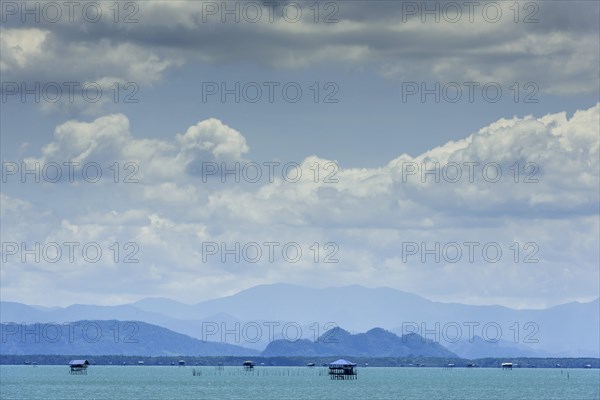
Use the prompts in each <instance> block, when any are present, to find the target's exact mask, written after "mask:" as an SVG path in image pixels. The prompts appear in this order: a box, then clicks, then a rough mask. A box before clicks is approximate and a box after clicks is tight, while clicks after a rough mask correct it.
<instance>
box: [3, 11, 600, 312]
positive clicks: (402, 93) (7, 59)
mask: <svg viewBox="0 0 600 400" xmlns="http://www.w3.org/2000/svg"><path fill="white" fill-rule="evenodd" d="M25 3H26V2H25ZM22 4H24V3H23V2H3V3H2V9H1V10H0V11H1V14H2V15H1V18H2V20H1V23H2V24H1V32H0V45H1V61H0V71H1V74H2V78H1V81H2V88H1V95H2V100H1V104H0V106H1V122H0V124H1V126H0V128H1V140H2V142H1V154H0V155H1V158H2V163H3V164H2V189H1V197H0V199H1V205H2V207H1V222H2V268H1V278H2V280H1V296H2V300H10V301H20V302H24V303H29V304H42V305H47V306H56V305H68V304H73V303H94V304H120V303H124V302H130V301H135V300H138V299H141V298H144V297H151V296H164V297H170V298H173V299H177V300H180V301H183V302H188V303H195V302H198V301H201V300H206V299H210V298H214V297H219V296H223V295H229V294H232V293H235V292H237V291H240V290H243V289H245V288H248V287H251V286H254V285H258V284H265V283H275V282H287V283H295V284H300V285H307V286H312V287H329V286H341V285H349V284H362V285H365V286H369V287H378V286H389V287H393V288H397V289H401V290H404V291H407V292H412V293H416V294H419V295H422V296H424V297H427V298H430V299H436V300H443V301H453V302H463V303H471V304H503V305H507V306H512V307H519V308H523V307H545V306H550V305H554V304H558V303H563V302H568V301H575V300H577V301H588V300H592V299H595V298H597V297H598V295H599V290H600V275H599V267H598V265H599V263H600V260H599V251H598V249H599V242H600V232H599V230H600V226H599V204H600V199H599V185H600V184H599V179H600V176H599V175H600V174H599V138H600V106H599V94H600V86H599V85H600V77H599V75H600V74H599V64H600V56H599V51H600V50H599V49H600V44H599V31H600V28H599V18H600V12H599V3H598V2H594V1H522V2H513V1H510V2H509V1H498V2H478V3H476V4H472V3H468V2H435V1H430V2H392V1H368V2H367V1H331V2H328V1H323V2H317V3H315V2H312V1H311V2H301V1H300V2H288V1H284V0H279V1H277V2H263V1H259V2H251V1H246V2H233V1H231V2H227V3H222V2H201V1H154V0H153V1H146V2H128V1H122V2H120V3H118V6H115V3H114V2H108V1H107V2H75V3H73V5H71V6H66V5H65V4H63V2H57V3H36V2H30V3H27V4H26V5H22ZM36 4H37V6H36ZM27 10H33V11H27ZM28 171H29V172H28ZM100 174H101V176H100ZM59 175H60V176H59ZM99 252H100V253H101V254H99ZM49 294H51V295H50V296H49Z"/></svg>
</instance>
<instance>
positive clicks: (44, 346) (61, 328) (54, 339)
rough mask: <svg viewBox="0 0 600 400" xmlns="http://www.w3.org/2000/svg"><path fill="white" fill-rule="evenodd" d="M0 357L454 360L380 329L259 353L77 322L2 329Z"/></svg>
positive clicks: (154, 330) (277, 343)
mask: <svg viewBox="0 0 600 400" xmlns="http://www.w3.org/2000/svg"><path fill="white" fill-rule="evenodd" d="M0 335H1V337H2V344H1V346H0V354H1V355H36V354H48V355H73V354H81V355H86V356H99V355H119V356H262V357H273V356H281V357H296V356H300V357H304V356H311V357H312V356H314V357H326V356H342V355H343V356H355V357H443V358H457V356H456V354H454V353H452V352H450V351H449V350H447V349H445V348H444V347H443V346H441V345H440V344H438V343H435V342H432V341H427V340H423V338H421V337H420V336H419V335H417V334H410V335H405V336H403V337H398V336H397V335H395V334H393V333H391V332H388V331H385V330H383V329H381V328H375V329H371V330H370V331H368V332H366V333H359V334H355V335H353V334H351V333H350V332H348V331H345V330H343V329H341V328H333V329H330V330H329V331H327V332H324V333H323V335H321V336H320V337H319V338H317V340H315V341H311V340H306V339H299V340H295V341H290V340H284V339H279V340H274V341H273V342H271V343H270V344H269V345H268V346H267V348H266V349H265V350H264V351H263V352H262V353H259V352H258V351H256V350H251V349H246V348H243V347H240V346H234V345H230V344H226V343H216V342H203V341H200V340H198V339H195V338H192V337H190V336H187V335H183V334H180V333H176V332H173V331H170V330H168V329H166V328H162V327H159V326H156V325H151V324H147V323H145V322H138V321H117V320H112V321H101V320H98V321H89V320H86V321H76V322H73V323H68V324H54V323H53V324H50V323H35V324H13V323H8V324H1V325H0Z"/></svg>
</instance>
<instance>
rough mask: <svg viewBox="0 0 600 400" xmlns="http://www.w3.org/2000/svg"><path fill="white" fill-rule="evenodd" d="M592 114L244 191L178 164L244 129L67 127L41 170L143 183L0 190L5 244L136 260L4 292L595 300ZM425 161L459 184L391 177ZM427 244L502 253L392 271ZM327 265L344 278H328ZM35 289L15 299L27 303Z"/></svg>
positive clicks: (112, 119) (311, 162)
mask: <svg viewBox="0 0 600 400" xmlns="http://www.w3.org/2000/svg"><path fill="white" fill-rule="evenodd" d="M599 118H600V104H596V105H595V106H593V107H591V108H589V109H587V110H580V111H577V112H576V113H575V114H574V115H573V116H571V117H570V118H569V117H568V116H567V115H566V113H557V114H549V115H545V116H542V117H534V116H526V117H513V118H509V119H501V120H498V121H496V122H494V123H492V124H490V125H488V126H486V127H483V128H481V129H480V130H479V131H478V132H476V133H472V134H470V135H468V136H467V137H465V138H464V139H462V140H458V141H455V142H449V143H446V144H444V145H442V146H439V147H437V148H434V149H431V150H429V151H427V152H425V153H423V154H421V155H419V156H416V157H410V156H408V155H405V154H404V155H401V156H399V157H397V158H396V159H394V160H392V161H390V162H389V163H388V164H386V165H383V166H381V167H380V168H373V169H364V168H363V169H356V168H340V169H339V170H335V174H333V176H332V178H333V179H334V180H333V181H332V182H329V183H326V182H324V181H323V180H324V177H326V176H327V175H328V174H330V173H331V172H332V171H333V170H331V169H328V168H327V167H326V165H327V163H329V162H331V161H330V160H326V159H323V158H319V157H317V156H310V157H307V158H306V159H305V160H304V161H303V162H302V163H301V166H300V168H301V170H302V172H303V175H302V178H301V179H299V180H298V181H297V182H291V181H288V180H286V179H284V178H283V177H282V176H281V175H276V177H275V179H274V181H273V182H272V183H269V182H268V181H261V182H259V183H256V184H250V183H240V184H236V183H235V182H234V181H233V180H230V181H229V183H225V184H223V183H221V181H220V180H219V179H216V180H215V181H210V182H203V181H202V179H201V178H200V177H199V176H198V175H197V174H196V173H195V172H197V171H190V170H189V169H188V168H187V166H188V165H189V163H191V162H198V161H202V160H230V159H231V160H237V161H239V160H240V159H239V158H240V157H241V156H242V155H243V154H244V153H245V152H246V151H247V150H248V146H247V145H246V141H245V139H244V137H243V136H242V134H241V133H240V132H238V131H236V130H234V129H232V128H230V127H228V126H227V125H225V124H224V123H222V122H221V121H219V120H216V119H210V120H206V121H201V122H199V123H198V124H196V125H193V126H192V127H190V128H188V129H187V130H186V131H185V133H183V134H179V135H173V136H172V137H173V139H172V140H171V141H166V140H155V139H145V138H140V137H137V135H135V134H134V133H132V132H130V127H129V122H128V119H127V117H125V116H124V115H108V116H105V117H101V118H98V119H96V120H94V121H92V122H79V121H68V122H66V123H64V124H62V125H60V126H58V127H57V129H56V131H55V135H54V139H53V141H52V142H51V143H49V144H47V145H46V146H44V147H43V148H42V149H41V155H40V156H39V157H38V158H37V160H38V161H42V162H44V161H51V160H56V161H65V160H69V161H72V160H79V161H81V162H92V161H95V162H100V163H103V164H104V165H110V163H112V162H114V161H120V162H123V161H124V160H134V161H136V162H137V163H139V169H140V178H142V179H141V182H140V183H139V184H131V185H112V184H110V185H109V184H106V185H90V184H85V183H83V182H80V183H79V184H78V185H75V186H73V185H70V184H68V183H66V182H63V183H59V184H54V185H61V186H58V188H63V189H64V190H58V189H57V190H54V191H52V190H49V189H48V186H36V187H33V188H32V190H33V192H29V194H27V193H28V192H25V193H26V194H25V196H26V197H25V198H26V199H27V200H19V199H18V198H16V197H15V196H13V195H12V194H11V192H10V188H11V185H10V184H9V185H7V186H6V187H7V190H8V191H7V193H3V194H2V203H3V209H2V220H3V235H6V237H7V238H11V240H13V239H14V240H19V241H20V240H34V241H35V240H53V241H57V242H61V241H70V240H74V239H76V240H79V241H82V242H83V241H96V242H98V243H101V244H103V246H106V247H108V246H110V245H111V243H114V242H119V243H121V244H122V243H126V242H129V241H133V242H135V243H137V244H138V246H139V259H140V263H138V264H135V265H126V264H122V263H121V264H118V266H115V264H114V263H110V262H108V261H106V262H104V263H98V264H94V265H92V266H87V267H86V268H87V269H86V271H88V272H87V273H84V272H83V270H81V269H80V270H77V271H75V270H74V268H75V267H74V266H70V265H66V266H61V267H60V268H58V267H57V266H52V265H50V266H47V265H46V266H43V268H42V267H40V266H36V265H28V266H23V265H19V263H18V262H10V263H8V264H9V266H7V268H3V279H4V277H7V279H8V282H12V283H11V284H10V285H8V287H7V289H8V290H6V291H5V293H8V295H9V296H12V297H13V298H15V299H16V298H19V296H20V295H19V294H18V293H19V292H18V288H19V285H18V284H16V283H15V282H16V281H15V279H16V277H17V276H20V277H23V278H28V277H31V276H32V275H31V274H35V272H33V271H37V270H38V269H40V268H41V269H42V270H44V271H46V272H49V271H53V275H51V277H48V278H47V279H46V280H44V281H43V282H42V281H39V282H38V281H37V280H36V279H33V280H31V281H28V282H30V283H28V284H29V285H32V290H33V287H34V286H35V287H37V288H38V290H39V292H40V293H44V292H46V291H48V290H49V289H48V287H54V288H58V286H60V287H61V289H60V290H59V291H60V292H61V293H62V294H63V295H64V299H69V296H72V300H70V301H72V302H74V301H76V298H75V297H73V296H76V295H77V293H79V290H80V288H82V287H86V288H88V292H90V291H91V292H90V293H104V292H106V291H107V290H108V289H107V288H106V287H100V285H97V284H96V283H94V284H92V283H90V282H89V279H90V276H92V277H94V279H98V280H99V281H104V282H106V279H112V280H116V281H118V284H117V286H116V287H117V289H118V290H119V291H120V292H122V293H125V295H127V293H129V295H130V296H133V297H135V296H136V293H137V294H139V296H140V297H144V296H146V295H149V294H150V293H151V294H153V295H156V294H159V295H164V296H170V297H175V298H182V297H185V298H188V299H194V298H197V297H194V296H196V294H197V293H198V290H199V289H202V290H203V293H204V294H205V296H206V297H211V296H216V295H218V294H220V293H224V292H229V291H232V290H236V289H243V288H245V287H247V286H250V285H252V284H257V283H266V282H277V281H289V282H294V283H300V284H309V285H311V284H319V283H322V284H323V285H340V284H346V283H348V284H350V283H356V282H361V283H362V284H366V285H372V286H381V285H386V286H394V287H398V288H400V289H404V290H407V291H413V292H415V291H416V292H419V293H420V294H423V295H425V296H430V297H436V298H443V299H446V300H448V299H454V300H459V299H463V298H469V299H471V300H472V301H473V302H479V303H485V302H486V301H487V300H486V299H502V301H503V302H504V304H507V305H510V304H518V305H523V304H526V303H528V304H531V305H536V306H539V305H540V304H542V303H544V302H545V303H556V302H560V301H568V300H573V299H584V298H585V299H588V298H589V297H590V296H593V295H594V293H596V294H597V291H598V289H599V288H598V279H596V278H598V270H597V264H598V254H597V243H598V241H599V240H600V238H599V232H598V229H597V228H598V224H597V221H598V209H597V207H598V204H599V202H600V200H599V197H598V196H599V194H598V182H599V181H600V177H599V175H598V174H599V172H598V171H599V165H598V163H599V156H598V153H599V136H598V131H597V129H598V126H599V124H600V120H599ZM31 160H32V159H30V160H29V161H31ZM425 161H427V162H428V163H429V164H428V165H429V166H430V167H431V165H432V163H433V162H435V161H437V162H439V163H440V165H441V166H444V165H447V164H448V163H450V162H454V163H457V164H458V165H461V166H463V178H462V179H461V180H460V181H458V182H457V183H450V182H447V181H444V179H443V175H442V179H441V182H439V183H435V182H433V181H432V176H429V177H428V179H427V182H425V183H423V182H422V181H421V176H420V175H419V174H415V175H410V176H408V175H407V174H406V170H405V169H403V168H404V167H405V166H406V165H412V166H414V165H416V166H418V167H421V166H422V165H421V163H422V162H425ZM223 162H225V161H223ZM465 162H479V163H480V165H484V164H486V163H491V162H494V163H497V164H498V165H499V166H501V168H502V170H503V178H502V179H501V180H500V181H499V182H496V183H491V182H488V181H486V180H485V179H483V177H482V172H481V171H482V170H481V168H478V169H475V171H476V175H475V176H474V180H473V182H469V180H468V179H467V168H466V167H464V164H463V163H465ZM515 162H519V165H520V166H521V169H522V170H521V172H520V175H519V179H518V180H519V181H518V182H514V172H513V171H511V170H510V167H511V166H512V165H513V164H514V163H515ZM526 162H533V163H536V165H537V166H538V167H539V170H538V171H537V173H536V174H535V176H534V178H536V179H538V182H537V183H524V182H523V178H524V177H525V176H526V175H527V172H531V171H526V170H524V169H523V167H524V165H525V163H526ZM316 166H318V167H319V175H318V177H319V179H316V180H315V168H316ZM403 171H404V172H403ZM405 178H406V179H405ZM111 185H112V186H111ZM107 190H110V193H111V194H110V195H109V196H107ZM36 193H37V194H36ZM30 196H34V197H37V196H44V197H45V198H46V201H47V202H48V204H55V206H53V210H52V213H50V214H48V213H46V214H45V215H43V214H36V213H33V212H32V209H33V208H32V207H33V206H32V205H31V204H30V203H31V202H30V201H29V199H30V198H31V197H30ZM61 196H62V197H61ZM72 196H74V198H72ZM66 199H68V201H65V200H66ZM74 199H77V201H73V200H74ZM97 199H107V201H103V200H100V201H98V200H97ZM61 204H65V206H64V207H61ZM90 209H92V210H93V211H90ZM115 210H116V214H115V212H114V211H115ZM16 222H19V223H16ZM207 241H210V242H215V243H226V244H227V245H228V246H230V247H231V246H234V243H235V242H239V243H241V245H242V246H243V244H245V243H249V242H257V243H264V242H269V241H278V242H280V243H289V242H297V243H299V244H300V245H302V246H303V248H304V251H305V257H304V258H303V259H302V260H301V261H299V262H298V263H288V262H285V261H284V260H282V259H281V257H279V259H277V260H276V261H275V262H264V261H265V260H262V261H261V262H260V263H256V264H252V263H250V264H248V263H244V262H241V263H239V264H238V263H235V262H233V261H231V257H230V259H229V261H228V262H226V263H222V262H221V259H220V257H218V256H216V257H213V258H212V259H210V260H208V262H203V261H202V243H205V242H207ZM436 241H439V242H441V243H442V244H443V243H448V242H457V243H463V242H467V241H479V242H481V243H487V242H497V243H499V244H501V245H502V248H503V250H504V258H503V259H502V260H501V261H500V262H497V263H489V262H484V261H482V260H481V259H479V260H478V261H475V262H474V263H469V262H461V263H457V264H453V263H448V262H444V261H443V260H442V262H441V263H435V262H431V260H430V261H428V262H426V263H421V262H420V261H419V258H418V257H417V258H412V259H411V260H410V262H405V261H403V260H402V253H401V249H402V243H403V242H415V243H422V242H425V243H428V244H429V245H430V246H432V245H433V243H434V242H436ZM315 242H318V243H319V246H320V251H321V253H320V257H321V262H319V263H315V262H314V261H313V259H312V256H313V255H314V254H313V253H312V252H311V250H310V248H309V247H310V246H312V245H313V244H314V243H315ZM328 242H334V243H336V244H337V245H338V246H339V250H338V251H337V252H336V258H338V259H339V261H340V262H339V263H335V264H325V263H323V262H322V260H323V259H322V257H323V256H324V255H325V254H326V253H327V252H326V251H325V249H324V248H323V246H324V244H326V243H328ZM515 242H517V243H520V246H521V249H520V255H519V257H520V258H519V260H520V262H518V263H515V262H514V260H513V258H512V257H513V255H514V254H513V252H512V251H511V250H510V248H509V246H511V244H513V243H515ZM528 242H532V243H535V244H537V246H538V247H539V248H538V250H537V251H536V254H535V257H536V258H537V259H539V262H538V263H534V264H528V263H523V262H522V261H523V257H524V256H525V255H526V254H529V253H528V252H527V251H528V250H527V249H524V248H522V246H523V245H524V244H525V243H528ZM340 269H342V270H344V271H345V273H344V274H339V271H340ZM101 271H104V272H103V273H106V274H108V275H106V276H107V277H103V276H102V273H101ZM139 274H142V276H143V278H139V276H140V275H139ZM136 279H137V280H136ZM36 282H37V283H36ZM131 282H136V287H135V290H134V291H132V289H131V288H128V287H127V283H131ZM208 282H210V284H209V283H208ZM442 282H443V284H442ZM11 285H12V286H11ZM36 285H37V286H36ZM40 285H44V290H42V286H40ZM117 289H114V290H117ZM57 290H58V289H57ZM32 293H35V291H33V292H30V293H29V294H28V296H32V297H31V299H37V297H36V295H35V294H32ZM90 296H91V295H90ZM206 297H205V298H206ZM36 301H39V300H29V302H36ZM65 301H67V300H65Z"/></svg>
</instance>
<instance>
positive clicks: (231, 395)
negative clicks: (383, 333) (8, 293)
mask: <svg viewBox="0 0 600 400" xmlns="http://www.w3.org/2000/svg"><path fill="white" fill-rule="evenodd" d="M194 368H195V369H196V371H201V373H202V375H200V376H193V374H192V371H193V370H194ZM567 373H568V376H567ZM0 383H1V385H0V387H1V389H0V398H2V399H28V400H29V399H60V400H65V399H78V400H81V399H111V400H112V399H255V398H256V399H328V398H338V397H339V398H353V399H370V400H379V399H460V400H464V399H478V400H485V399H502V400H505V399H540V400H548V399H561V400H562V399H573V400H576V399H599V398H600V371H599V370H597V369H592V370H584V369H570V370H562V373H561V370H560V369H515V370H512V371H502V370H500V369H463V368H456V369H454V370H444V369H441V368H361V369H359V375H358V379H357V380H355V381H334V380H330V379H329V377H328V376H327V375H326V374H324V370H323V369H321V368H318V367H317V368H307V367H297V368H294V367H257V368H256V370H255V372H253V373H252V372H244V371H242V368H241V367H225V370H223V371H221V372H219V371H217V370H216V369H215V368H214V367H200V368H199V367H192V366H187V367H154V366H135V367H134V366H127V367H121V366H91V367H90V368H89V371H88V374H87V375H70V374H69V372H68V367H66V366H38V367H36V368H34V367H32V366H0Z"/></svg>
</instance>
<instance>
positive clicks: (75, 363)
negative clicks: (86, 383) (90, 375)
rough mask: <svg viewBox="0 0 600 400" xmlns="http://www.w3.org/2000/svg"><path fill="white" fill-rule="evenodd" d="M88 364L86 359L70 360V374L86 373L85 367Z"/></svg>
mask: <svg viewBox="0 0 600 400" xmlns="http://www.w3.org/2000/svg"><path fill="white" fill-rule="evenodd" d="M89 365H90V362H89V361H88V360H71V361H69V367H70V368H71V371H70V374H71V375H87V367H88V366H89Z"/></svg>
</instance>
